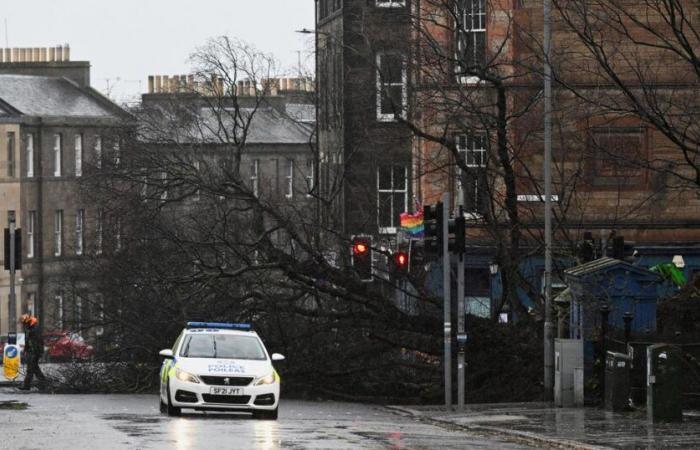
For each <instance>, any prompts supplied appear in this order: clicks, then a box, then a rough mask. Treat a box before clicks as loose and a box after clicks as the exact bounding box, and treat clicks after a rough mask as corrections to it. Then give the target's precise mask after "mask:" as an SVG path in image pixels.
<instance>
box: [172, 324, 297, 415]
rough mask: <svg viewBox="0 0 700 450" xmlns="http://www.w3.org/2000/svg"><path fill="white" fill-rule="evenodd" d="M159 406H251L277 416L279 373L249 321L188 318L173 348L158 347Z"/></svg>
mask: <svg viewBox="0 0 700 450" xmlns="http://www.w3.org/2000/svg"><path fill="white" fill-rule="evenodd" d="M160 356H162V357H163V358H164V360H163V365H162V367H161V371H160V410H161V412H163V413H167V414H168V415H171V416H177V415H180V412H181V410H182V408H192V409H195V410H200V411H202V410H218V411H247V412H252V413H253V416H254V417H256V418H259V419H271V420H276V419H277V408H278V405H279V397H280V377H279V375H278V374H277V372H276V371H275V369H274V368H273V367H272V362H273V361H281V360H283V359H284V356H282V355H280V354H278V353H273V354H272V355H271V356H270V355H268V353H267V350H266V349H265V346H264V345H263V343H262V340H260V337H259V336H258V334H257V333H256V332H255V331H253V330H252V327H251V326H250V324H243V323H208V322H188V323H187V326H186V328H185V329H184V330H183V331H182V333H180V336H179V337H178V338H177V340H176V341H175V345H173V348H172V349H166V350H161V351H160Z"/></svg>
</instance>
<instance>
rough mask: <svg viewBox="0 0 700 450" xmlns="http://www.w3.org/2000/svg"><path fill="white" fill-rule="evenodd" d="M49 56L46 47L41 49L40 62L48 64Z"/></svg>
mask: <svg viewBox="0 0 700 450" xmlns="http://www.w3.org/2000/svg"><path fill="white" fill-rule="evenodd" d="M48 60H49V59H48V56H46V47H42V48H40V49H39V61H40V62H46V61H48Z"/></svg>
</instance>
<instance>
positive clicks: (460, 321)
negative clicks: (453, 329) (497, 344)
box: [455, 205, 467, 411]
mask: <svg viewBox="0 0 700 450" xmlns="http://www.w3.org/2000/svg"><path fill="white" fill-rule="evenodd" d="M457 212H458V214H459V215H458V216H457V218H456V219H455V223H456V225H455V231H456V233H458V234H461V235H462V236H459V235H458V234H455V247H456V249H455V250H456V251H457V258H458V259H457V407H458V408H459V410H460V411H461V410H463V409H464V384H465V374H464V371H465V367H464V365H465V362H464V359H465V358H464V356H465V352H466V348H465V347H466V344H467V334H466V331H465V326H464V325H465V323H464V322H465V320H464V246H463V245H459V244H457V243H458V242H464V231H465V230H464V225H463V224H464V210H463V209H462V206H461V205H460V206H459V210H458V211H457ZM460 224H461V226H460Z"/></svg>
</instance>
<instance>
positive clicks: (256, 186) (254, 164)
mask: <svg viewBox="0 0 700 450" xmlns="http://www.w3.org/2000/svg"><path fill="white" fill-rule="evenodd" d="M250 189H251V190H252V191H253V195H254V196H256V197H257V196H258V195H259V194H260V160H259V159H254V160H253V161H251V162H250Z"/></svg>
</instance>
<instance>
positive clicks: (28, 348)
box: [19, 314, 46, 391]
mask: <svg viewBox="0 0 700 450" xmlns="http://www.w3.org/2000/svg"><path fill="white" fill-rule="evenodd" d="M19 322H20V323H21V324H22V326H23V327H24V336H25V337H24V359H25V361H26V365H27V374H26V375H25V377H24V383H23V384H22V386H20V388H19V389H22V390H23V391H28V390H29V389H30V387H31V384H32V379H33V378H34V376H36V378H37V379H38V380H39V390H44V388H46V377H45V376H44V374H43V373H42V372H41V369H40V368H39V359H40V358H41V355H43V354H44V339H43V338H42V336H41V328H39V320H37V318H36V317H34V316H30V315H29V314H22V317H20V319H19Z"/></svg>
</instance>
